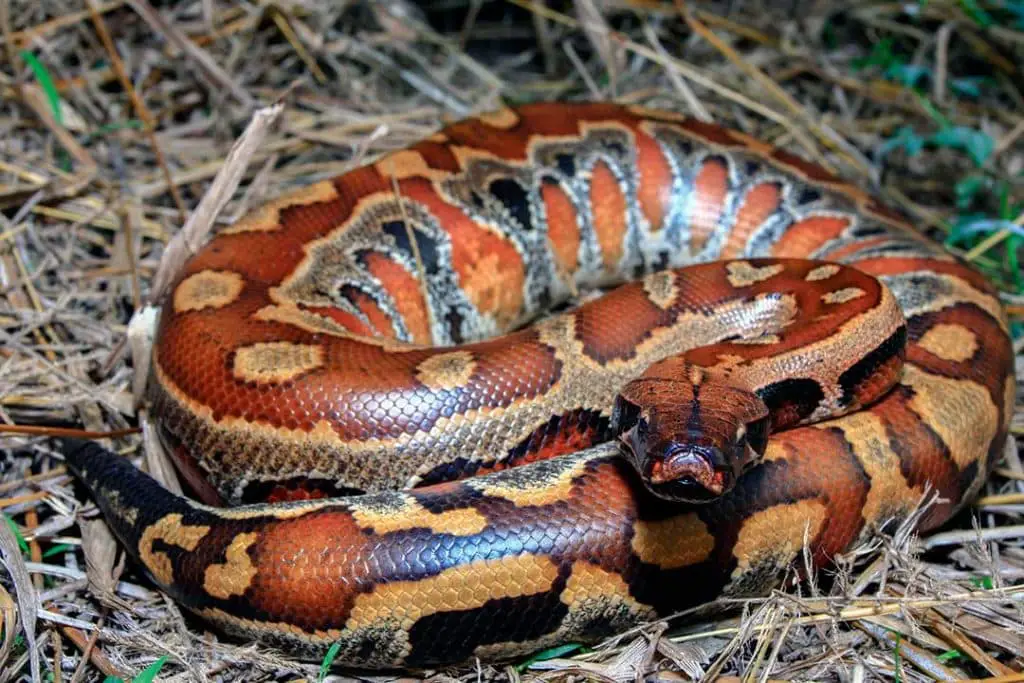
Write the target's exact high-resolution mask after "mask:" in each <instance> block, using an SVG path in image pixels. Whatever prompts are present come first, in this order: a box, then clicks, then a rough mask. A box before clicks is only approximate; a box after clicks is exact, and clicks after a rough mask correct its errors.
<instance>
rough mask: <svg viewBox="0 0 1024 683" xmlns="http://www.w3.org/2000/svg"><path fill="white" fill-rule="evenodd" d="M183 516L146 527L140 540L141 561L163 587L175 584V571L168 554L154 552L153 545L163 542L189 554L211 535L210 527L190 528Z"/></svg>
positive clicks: (159, 521) (162, 519)
mask: <svg viewBox="0 0 1024 683" xmlns="http://www.w3.org/2000/svg"><path fill="white" fill-rule="evenodd" d="M181 520H182V515H180V514H178V513H173V514H170V515H166V516H165V517H162V518H161V519H160V520H158V521H157V522H156V523H155V524H152V525H150V526H148V527H146V530H145V531H143V532H142V537H141V538H139V559H141V560H142V563H143V564H144V565H146V567H147V568H148V569H149V571H150V572H151V573H152V574H153V577H154V578H155V579H156V580H157V582H159V583H161V584H163V585H165V586H166V585H170V584H172V583H174V569H173V566H172V565H171V558H170V557H168V556H167V553H164V552H160V551H156V550H153V544H154V543H156V542H157V541H161V542H162V543H164V544H166V545H173V546H177V547H179V548H182V549H184V550H187V551H189V552H191V551H193V550H195V549H196V546H197V545H199V541H201V540H203V538H204V537H205V536H206V534H208V533H210V527H208V526H188V525H184V524H182V523H181Z"/></svg>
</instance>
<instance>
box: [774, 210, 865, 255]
mask: <svg viewBox="0 0 1024 683" xmlns="http://www.w3.org/2000/svg"><path fill="white" fill-rule="evenodd" d="M849 226H850V221H849V219H846V218H837V217H835V216H811V217H810V218H804V219H803V220H799V221H797V222H796V223H793V224H792V225H791V226H790V227H789V229H788V230H786V232H785V233H783V235H782V237H780V238H779V241H778V242H776V243H775V246H774V247H772V255H773V256H781V255H787V256H797V255H801V254H811V253H814V251H816V250H817V249H820V248H821V247H822V246H824V245H825V244H827V243H828V242H829V241H831V240H834V239H836V238H837V237H839V236H840V235H842V234H843V231H844V230H846V229H847V228H848V227H849Z"/></svg>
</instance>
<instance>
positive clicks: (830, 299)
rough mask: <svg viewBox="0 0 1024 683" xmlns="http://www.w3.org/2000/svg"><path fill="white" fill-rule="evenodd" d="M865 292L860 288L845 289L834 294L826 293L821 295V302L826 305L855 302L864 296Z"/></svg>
mask: <svg viewBox="0 0 1024 683" xmlns="http://www.w3.org/2000/svg"><path fill="white" fill-rule="evenodd" d="M866 293H867V292H865V291H864V290H863V289H861V288H860V287H843V288H842V289H837V290H836V291H834V292H826V293H825V294H822V295H821V300H822V301H824V302H825V303H826V304H833V305H834V304H845V303H846V302H847V301H853V300H854V299H859V298H861V297H862V296H864V295H865V294H866Z"/></svg>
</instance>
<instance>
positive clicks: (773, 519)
mask: <svg viewBox="0 0 1024 683" xmlns="http://www.w3.org/2000/svg"><path fill="white" fill-rule="evenodd" d="M826 512H827V510H826V508H825V505H824V504H822V503H821V502H820V501H817V500H801V501H799V502H797V503H789V504H786V505H774V506H772V507H770V508H768V509H767V510H762V511H761V512H755V513H754V514H752V515H751V516H750V517H748V518H747V519H746V520H745V521H744V522H743V526H742V527H740V532H739V536H738V537H737V539H736V545H734V546H733V550H732V552H733V555H734V556H735V557H736V562H737V564H736V568H735V569H734V570H733V573H732V576H733V578H738V577H740V576H742V575H743V574H746V573H747V572H748V571H750V570H751V569H752V568H755V567H761V566H764V565H774V566H775V567H778V568H782V567H785V566H787V565H788V564H790V563H791V562H792V561H793V560H794V559H795V558H796V557H797V556H798V555H799V554H800V552H801V551H802V550H803V547H804V539H806V540H807V542H812V541H813V540H814V539H815V538H816V537H817V536H818V532H819V531H820V530H821V525H822V523H823V522H824V521H825V514H826Z"/></svg>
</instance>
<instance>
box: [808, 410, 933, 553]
mask: <svg viewBox="0 0 1024 683" xmlns="http://www.w3.org/2000/svg"><path fill="white" fill-rule="evenodd" d="M815 426H817V427H821V428H825V429H829V428H835V427H836V426H838V427H840V428H841V429H842V430H843V434H844V436H845V437H846V440H847V442H848V443H849V444H850V448H851V449H852V450H853V454H854V456H855V457H856V458H857V460H858V461H859V462H860V465H861V467H863V468H864V471H865V472H866V473H867V475H868V478H869V479H870V481H871V485H870V486H869V487H868V490H867V497H866V499H865V501H864V509H863V512H862V513H861V515H862V516H863V517H864V519H865V520H866V521H867V522H868V525H866V526H865V527H864V529H863V531H862V532H861V533H862V535H865V536H866V535H869V534H872V533H875V532H876V531H877V529H878V525H880V524H883V523H884V522H885V521H887V520H889V519H892V518H893V517H902V516H903V515H905V514H907V513H908V512H909V511H910V508H911V507H913V505H914V504H915V503H916V502H917V501H918V500H919V498H920V496H921V494H923V493H924V489H923V488H911V486H910V484H909V483H908V482H907V479H906V477H905V476H904V475H903V470H902V468H901V462H900V457H899V455H897V454H896V453H895V452H894V451H893V450H892V447H891V446H890V442H891V441H890V438H889V434H888V432H887V431H886V428H885V423H884V422H882V419H881V418H880V417H878V416H877V415H875V414H874V413H871V412H859V413H851V414H850V415H847V416H846V417H844V418H842V419H841V420H835V421H831V422H823V423H819V424H818V425H815Z"/></svg>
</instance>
